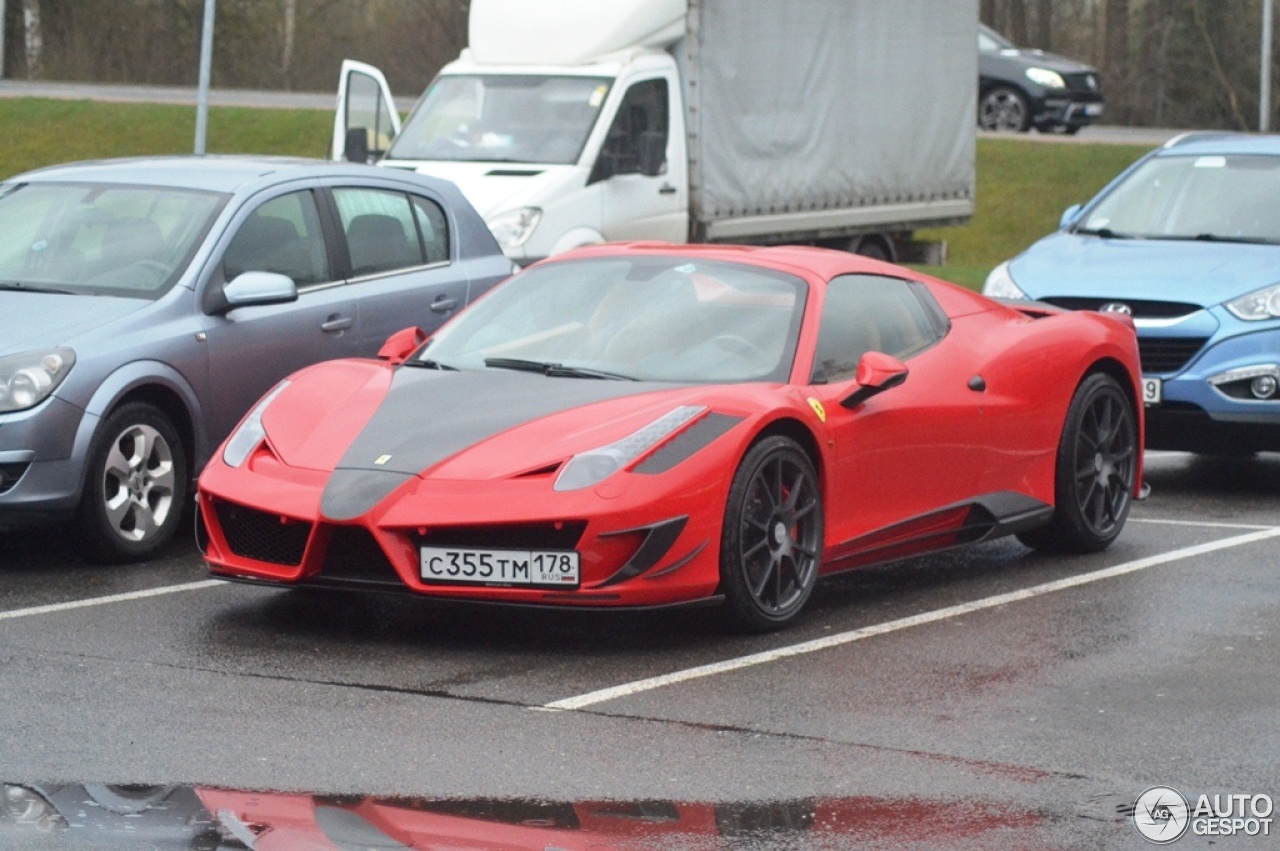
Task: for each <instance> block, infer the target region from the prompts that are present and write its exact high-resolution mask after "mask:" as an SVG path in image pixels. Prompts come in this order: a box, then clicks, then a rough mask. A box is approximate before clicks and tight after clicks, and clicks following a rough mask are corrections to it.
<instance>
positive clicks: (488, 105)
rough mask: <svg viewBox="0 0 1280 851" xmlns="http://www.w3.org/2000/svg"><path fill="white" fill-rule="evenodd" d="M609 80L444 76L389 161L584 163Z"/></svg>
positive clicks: (397, 142)
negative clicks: (589, 137) (583, 151)
mask: <svg viewBox="0 0 1280 851" xmlns="http://www.w3.org/2000/svg"><path fill="white" fill-rule="evenodd" d="M611 83H612V80H610V79H608V78H607V77H575V76H564V77H550V76H536V75H526V74H521V75H516V74H486V75H449V76H445V77H438V78H437V79H436V81H435V82H434V83H432V84H431V87H430V88H429V89H428V90H427V93H426V95H425V96H424V97H423V100H422V102H421V103H420V104H419V105H418V108H417V109H415V110H414V112H413V114H412V115H410V116H409V119H408V121H407V122H406V123H405V126H404V128H403V129H402V130H401V131H400V135H399V136H397V137H396V140H395V143H394V144H393V145H392V146H391V149H390V151H388V153H387V156H388V157H389V158H392V159H410V160H469V161H479V162H511V163H543V164H548V165H550V164H563V165H567V164H570V163H575V162H577V161H578V157H579V156H580V155H581V153H582V146H583V145H585V144H586V142H587V136H588V135H590V133H591V128H592V127H593V126H595V122H596V116H597V115H599V114H600V108H601V107H602V106H603V105H604V100H605V97H606V96H608V94H609V87H610V84H611Z"/></svg>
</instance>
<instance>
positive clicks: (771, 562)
mask: <svg viewBox="0 0 1280 851" xmlns="http://www.w3.org/2000/svg"><path fill="white" fill-rule="evenodd" d="M822 525H823V507H822V492H821V490H820V489H819V485H818V475H817V472H816V471H815V470H814V466H813V462H812V461H810V460H809V456H808V455H807V454H806V453H805V451H804V450H803V449H802V448H801V447H800V445H799V444H797V443H796V442H795V441H794V440H791V439H790V438H787V437H781V436H773V437H767V438H765V439H763V440H761V441H759V442H758V443H756V444H755V445H754V446H752V447H751V449H750V450H748V451H747V454H746V457H744V458H743V459H742V463H741V464H740V465H739V466H738V471H737V473H736V474H735V475H734V478H733V484H732V485H731V486H730V488H729V501H728V504H727V506H726V508H725V518H724V529H723V532H722V534H721V541H720V580H721V586H722V588H723V590H724V593H725V598H726V607H727V613H728V615H729V618H730V620H731V622H732V624H733V625H734V626H736V627H739V628H743V629H746V630H749V631H753V632H764V631H768V630H774V629H779V628H781V627H783V626H785V625H786V624H788V623H789V622H790V621H791V620H793V619H794V618H795V617H796V615H797V614H799V613H800V610H801V609H802V608H803V607H804V604H805V601H806V600H808V599H809V594H810V593H811V592H812V591H813V586H814V584H815V583H816V582H817V579H818V566H819V564H820V563H821V560H822V542H823V539H822Z"/></svg>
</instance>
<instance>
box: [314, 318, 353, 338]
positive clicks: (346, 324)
mask: <svg viewBox="0 0 1280 851" xmlns="http://www.w3.org/2000/svg"><path fill="white" fill-rule="evenodd" d="M354 324H356V321H355V320H354V319H352V318H351V317H350V316H339V315H338V314H336V313H335V314H334V315H333V316H330V317H329V318H328V319H326V320H325V321H324V322H322V323H320V330H321V331H323V332H325V333H326V334H335V333H337V332H339V331H346V330H347V329H348V328H350V327H351V326H352V325H354Z"/></svg>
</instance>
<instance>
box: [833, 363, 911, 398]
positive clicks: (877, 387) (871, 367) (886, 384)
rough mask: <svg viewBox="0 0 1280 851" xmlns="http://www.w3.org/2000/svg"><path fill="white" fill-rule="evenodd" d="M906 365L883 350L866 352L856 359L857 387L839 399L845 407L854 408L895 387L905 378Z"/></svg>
mask: <svg viewBox="0 0 1280 851" xmlns="http://www.w3.org/2000/svg"><path fill="white" fill-rule="evenodd" d="M909 371H910V370H908V369H907V365H906V364H904V363H903V362H902V361H900V360H898V359H897V358H895V357H893V356H892V355H886V354H885V353H884V352H867V353H866V354H864V355H863V356H862V359H861V360H859V361H858V372H857V375H856V376H855V378H854V380H855V381H856V382H857V384H858V389H856V390H854V391H853V392H852V393H850V394H849V395H848V396H845V397H844V398H843V399H841V400H840V404H841V405H843V406H844V407H846V408H856V407H857V406H858V405H861V404H862V403H863V402H865V401H866V400H868V399H870V398H871V397H872V396H875V395H876V394H877V393H883V392H884V391H886V390H888V389H890V388H892V387H897V386H898V385H899V384H901V383H902V382H904V381H906V380H907V373H908V372H909Z"/></svg>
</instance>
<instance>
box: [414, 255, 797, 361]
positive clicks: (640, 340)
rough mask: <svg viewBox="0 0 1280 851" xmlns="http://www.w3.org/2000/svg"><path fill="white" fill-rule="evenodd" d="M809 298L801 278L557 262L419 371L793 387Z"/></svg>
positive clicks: (467, 326) (704, 267) (443, 338)
mask: <svg viewBox="0 0 1280 851" xmlns="http://www.w3.org/2000/svg"><path fill="white" fill-rule="evenodd" d="M805 295H806V285H805V283H804V282H803V281H802V280H800V279H799V278H796V277H794V276H792V275H788V274H784V273H782V272H775V271H772V270H769V269H763V268H760V267H754V266H746V265H739V264H734V263H723V262H714V261H701V260H699V261H696V262H694V261H691V260H690V259H689V258H688V257H678V258H673V257H661V256H645V255H639V256H635V257H609V258H592V259H583V260H576V261H564V262H557V263H551V264H548V265H545V266H538V267H534V268H532V269H530V270H529V271H527V272H524V273H522V274H520V275H517V276H516V277H515V278H512V279H511V280H510V281H508V282H507V283H505V284H503V285H502V286H501V287H499V288H498V289H497V290H495V291H494V292H493V293H492V294H491V295H490V296H488V297H487V298H485V299H484V300H483V301H480V302H478V303H477V304H476V305H475V307H473V308H472V309H471V310H469V311H467V312H466V313H464V314H463V315H462V316H460V317H459V318H458V319H457V321H455V322H453V323H451V324H450V325H448V326H447V327H446V328H444V329H442V330H441V332H440V333H439V334H437V335H436V336H435V337H434V338H433V339H432V342H431V344H430V345H429V346H427V347H426V348H425V349H424V350H423V351H422V353H421V354H420V355H419V356H418V361H417V362H418V364H419V365H426V366H435V367H438V368H444V369H484V368H489V369H524V370H528V371H533V372H542V373H544V374H546V375H566V376H576V377H583V378H623V379H637V380H647V381H676V382H691V383H704V382H705V383H713V382H738V381H786V380H787V379H788V377H789V375H790V371H791V364H792V361H793V360H794V357H795V348H796V339H797V337H798V335H799V329H800V321H801V317H802V314H803V312H804V304H805Z"/></svg>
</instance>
